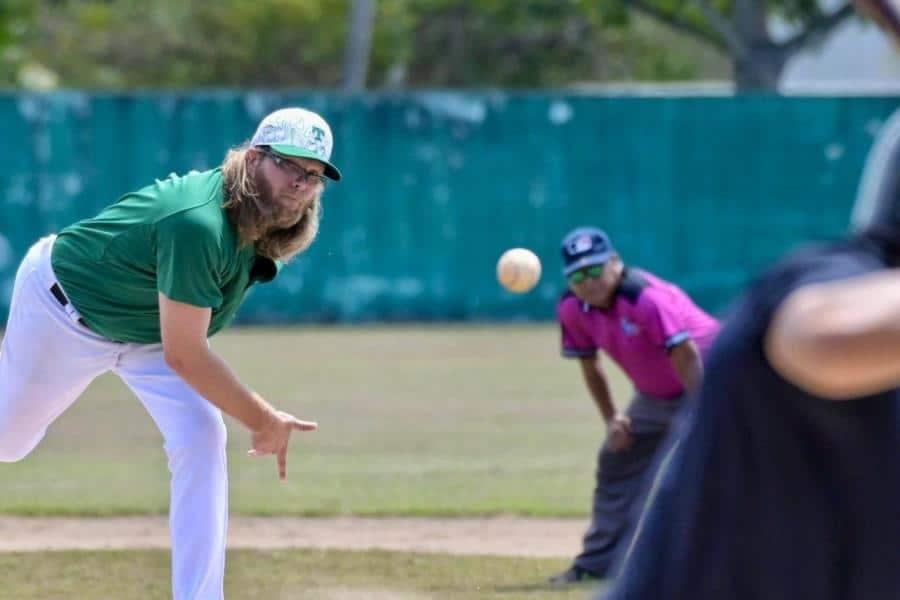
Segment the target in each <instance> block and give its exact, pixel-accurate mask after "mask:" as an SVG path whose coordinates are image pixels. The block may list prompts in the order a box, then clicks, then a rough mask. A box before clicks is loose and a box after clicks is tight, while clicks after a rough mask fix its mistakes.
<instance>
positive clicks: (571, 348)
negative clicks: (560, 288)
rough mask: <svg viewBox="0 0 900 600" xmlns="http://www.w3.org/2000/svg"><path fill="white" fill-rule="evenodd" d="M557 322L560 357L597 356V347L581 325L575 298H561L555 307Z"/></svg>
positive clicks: (579, 312) (578, 304)
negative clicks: (560, 348) (560, 346)
mask: <svg viewBox="0 0 900 600" xmlns="http://www.w3.org/2000/svg"><path fill="white" fill-rule="evenodd" d="M556 314H557V318H558V320H559V326H560V330H561V331H560V333H561V338H562V339H561V343H562V355H563V356H566V357H571V358H591V357H594V356H597V345H596V344H595V343H594V341H593V340H592V339H591V336H590V335H589V334H588V332H587V331H586V330H585V328H584V326H583V324H582V321H583V320H582V318H581V307H580V303H579V302H578V300H577V299H576V298H573V297H571V296H570V297H566V298H563V299H562V300H561V301H560V302H559V305H558V306H557V307H556Z"/></svg>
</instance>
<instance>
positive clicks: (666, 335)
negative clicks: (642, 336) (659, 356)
mask: <svg viewBox="0 0 900 600" xmlns="http://www.w3.org/2000/svg"><path fill="white" fill-rule="evenodd" d="M641 314H642V317H643V320H644V323H643V326H644V328H645V330H646V332H647V336H648V337H649V338H650V341H651V343H653V344H654V345H656V346H658V347H660V348H664V349H665V350H666V352H669V351H671V350H672V348H674V347H675V346H677V345H678V344H681V343H683V342H686V341H687V340H689V339H691V332H690V329H689V328H688V324H687V322H686V319H685V315H684V311H683V310H682V306H681V302H680V299H679V298H678V297H677V296H675V295H667V294H660V293H655V292H649V290H648V291H647V292H645V293H644V294H643V295H642V297H641Z"/></svg>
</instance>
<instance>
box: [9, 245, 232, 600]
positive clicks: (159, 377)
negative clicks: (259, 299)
mask: <svg viewBox="0 0 900 600" xmlns="http://www.w3.org/2000/svg"><path fill="white" fill-rule="evenodd" d="M54 239H55V237H54V236H49V237H45V238H43V239H41V240H39V241H38V242H37V243H36V244H35V245H34V246H32V247H31V249H30V250H29V251H28V254H27V255H26V256H25V258H24V260H23V261H22V264H21V266H20V267H19V270H18V272H17V274H16V280H15V285H14V288H13V296H12V304H11V306H10V312H9V320H8V322H7V326H6V335H5V337H4V339H3V344H2V346H0V461H3V462H14V461H18V460H21V459H22V458H24V457H25V456H27V455H28V453H29V452H31V451H32V450H33V449H34V447H35V446H37V444H38V443H39V442H40V441H41V439H42V438H43V437H44V434H45V433H46V431H47V427H48V426H49V425H50V424H51V423H53V421H54V420H55V419H56V418H57V417H59V416H60V415H61V414H62V413H63V411H65V410H66V409H67V408H68V407H69V406H71V405H72V404H73V403H74V402H75V400H77V399H78V396H79V395H80V394H81V393H82V392H83V391H84V389H85V388H86V387H87V386H88V384H89V383H90V382H91V380H93V379H94V378H95V377H97V376H98V375H100V374H102V373H104V372H106V371H113V372H114V373H116V374H117V375H118V376H119V377H121V378H122V380H124V381H125V383H126V384H127V385H128V387H130V388H131V389H132V390H133V391H134V393H135V394H136V395H137V397H138V398H139V399H140V401H141V402H142V403H143V405H144V407H145V408H146V409H147V411H148V412H149V413H150V416H151V417H152V418H153V420H154V421H155V422H156V426H157V427H158V428H159V430H160V431H161V432H162V435H163V438H164V440H165V444H164V447H165V451H166V454H167V456H168V459H169V471H170V473H171V475H172V480H171V490H170V492H171V498H170V510H169V525H170V528H171V536H172V589H173V595H174V598H175V600H207V599H208V600H215V599H221V598H223V597H224V592H223V578H224V572H225V537H226V529H227V526H228V473H227V466H226V459H225V441H226V433H225V424H224V422H223V420H222V415H221V413H220V412H219V410H218V409H217V408H216V407H215V406H213V405H212V404H210V403H209V402H208V401H206V400H205V399H204V398H203V397H202V396H200V395H199V394H198V393H197V392H195V391H194V390H193V389H192V388H191V387H190V386H189V385H188V384H187V383H185V382H184V381H183V380H182V379H181V377H179V376H178V375H177V374H176V373H175V372H174V371H172V369H171V368H169V366H168V365H167V364H166V362H165V360H164V359H163V352H162V344H128V343H118V342H112V341H110V340H107V339H106V338H103V337H101V336H99V335H97V334H95V333H93V332H91V331H90V330H89V329H87V328H86V327H85V326H84V325H82V324H80V323H79V322H78V319H79V318H80V317H79V315H78V313H77V312H76V311H75V309H74V308H73V307H72V304H71V303H69V304H68V305H67V306H66V307H63V305H62V304H61V303H60V302H59V300H57V298H55V297H54V295H53V294H52V293H51V292H50V289H51V287H52V286H53V285H54V284H58V282H57V280H56V277H55V276H54V274H53V269H52V268H51V266H50V250H51V248H52V246H53V240H54ZM63 291H64V290H63Z"/></svg>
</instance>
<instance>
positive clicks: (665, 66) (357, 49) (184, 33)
mask: <svg viewBox="0 0 900 600" xmlns="http://www.w3.org/2000/svg"><path fill="white" fill-rule="evenodd" d="M843 1H846V0H843ZM873 1H874V0H873ZM354 8H355V9H356V10H355V11H354ZM367 11H368V12H367ZM852 14H853V9H852V7H851V6H850V4H844V5H842V6H841V7H840V8H838V9H837V10H835V11H833V12H827V13H826V12H825V11H824V10H823V9H822V8H821V6H820V5H819V2H818V0H479V1H478V2H472V1H470V0H352V1H351V0H254V1H253V2H250V1H247V0H217V1H216V2H208V1H205V0H155V1H154V2H146V1H143V0H140V1H139V0H0V67H3V68H0V85H7V86H16V85H22V84H23V83H24V81H23V79H27V78H23V76H22V73H26V74H27V73H31V74H32V77H31V79H30V80H31V81H37V82H41V81H43V82H44V83H45V84H46V83H47V82H48V81H52V79H53V77H58V79H59V82H60V85H63V86H66V87H85V88H104V89H133V88H186V87H198V86H202V87H257V88H259V87H279V88H284V87H301V88H329V89H331V88H340V87H343V89H346V90H349V91H352V90H358V89H363V87H369V88H401V87H403V88H416V87H519V88H542V87H558V86H566V85H571V84H573V83H578V82H585V81H592V82H597V81H600V82H603V81H673V80H690V79H697V78H702V79H710V78H717V79H721V78H722V77H728V76H729V73H728V64H729V63H730V65H731V76H732V77H733V79H734V80H735V82H736V84H737V88H738V89H739V90H772V89H776V86H777V83H778V79H779V77H780V74H781V72H782V70H783V69H784V66H785V64H786V62H787V60H788V59H789V58H790V57H791V56H793V55H794V54H796V53H797V52H798V51H800V50H802V49H804V48H808V47H810V46H811V45H813V44H815V43H817V42H818V41H819V40H821V39H822V38H823V37H824V36H825V35H826V34H827V33H828V32H830V31H831V30H833V29H834V27H836V26H837V25H838V24H839V23H841V22H843V21H844V20H845V19H848V18H850V17H851V15H852ZM774 17H778V18H781V19H783V20H785V21H787V22H788V23H790V24H792V25H793V26H794V27H795V33H794V34H793V35H792V36H791V37H789V38H788V39H785V40H776V39H775V38H774V37H773V35H772V34H771V32H770V29H769V27H768V23H769V21H770V19H772V18H774ZM348 42H349V43H348ZM4 48H5V50H4ZM364 63H365V64H364ZM351 70H353V71H352V72H351ZM15 73H18V76H16V75H11V74H15ZM35 73H37V74H38V75H40V74H43V75H44V77H43V78H41V77H37V78H36V77H34V74H35Z"/></svg>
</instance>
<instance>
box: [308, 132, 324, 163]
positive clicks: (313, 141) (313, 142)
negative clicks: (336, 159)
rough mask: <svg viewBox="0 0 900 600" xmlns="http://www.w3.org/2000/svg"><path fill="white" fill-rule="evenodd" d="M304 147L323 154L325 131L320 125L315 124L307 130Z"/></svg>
mask: <svg viewBox="0 0 900 600" xmlns="http://www.w3.org/2000/svg"><path fill="white" fill-rule="evenodd" d="M306 147H307V148H309V149H310V150H312V151H313V152H315V153H316V154H319V155H322V156H324V155H325V154H326V151H325V131H324V130H323V129H322V128H321V127H316V126H315V125H313V126H312V128H311V129H310V130H309V136H308V137H307V140H306Z"/></svg>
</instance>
